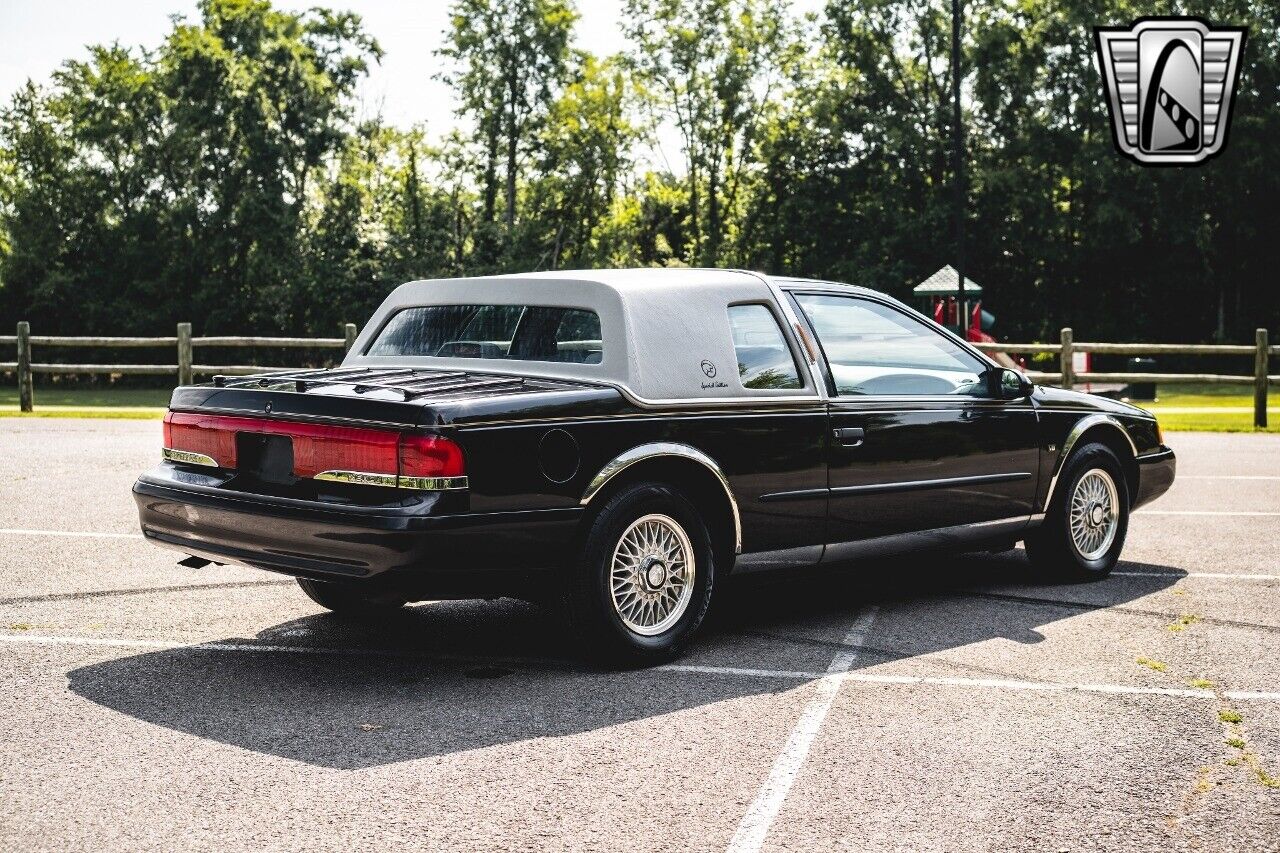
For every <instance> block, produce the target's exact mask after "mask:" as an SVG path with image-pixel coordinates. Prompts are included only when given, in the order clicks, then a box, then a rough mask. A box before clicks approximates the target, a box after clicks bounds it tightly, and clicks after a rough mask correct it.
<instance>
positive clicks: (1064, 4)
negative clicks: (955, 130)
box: [0, 0, 1280, 342]
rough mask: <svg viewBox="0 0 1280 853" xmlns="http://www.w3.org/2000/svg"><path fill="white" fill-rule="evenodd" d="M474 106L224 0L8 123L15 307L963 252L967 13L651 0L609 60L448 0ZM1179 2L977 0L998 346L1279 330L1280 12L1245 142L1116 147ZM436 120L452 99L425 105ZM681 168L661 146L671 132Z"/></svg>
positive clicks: (165, 327)
mask: <svg viewBox="0 0 1280 853" xmlns="http://www.w3.org/2000/svg"><path fill="white" fill-rule="evenodd" d="M452 8H453V15H452V19H451V25H450V28H449V31H448V32H447V33H446V34H445V36H446V44H445V47H444V48H443V49H442V55H443V56H444V57H445V58H446V60H447V61H448V63H449V67H450V71H449V72H448V74H447V76H446V80H447V82H448V83H449V85H451V86H452V87H453V88H454V90H455V92H456V93H457V95H458V104H459V110H460V119H461V121H460V127H463V128H465V129H466V130H465V132H462V131H455V132H453V133H451V134H449V135H448V136H445V137H443V138H441V137H440V136H439V135H438V134H436V135H429V134H428V131H429V130H430V128H429V127H428V126H426V125H425V124H424V125H421V126H417V127H414V128H396V127H391V126H387V125H386V124H382V123H378V122H370V123H362V124H357V123H355V122H354V120H353V118H352V115H353V110H352V100H353V95H354V92H355V89H356V86H357V85H358V83H359V81H360V78H361V76H362V75H363V74H364V73H365V72H366V70H367V68H368V64H369V63H370V62H373V61H376V60H377V59H378V58H379V57H380V49H379V47H378V45H377V43H376V41H375V40H374V39H373V37H372V36H371V35H370V34H369V33H367V32H365V30H364V28H363V26H362V24H361V21H360V19H359V18H358V17H357V16H354V15H351V14H346V13H341V12H329V11H324V10H312V11H309V12H306V13H301V14H293V13H286V12H281V11H279V10H276V9H273V8H272V7H271V5H270V3H269V2H268V0H202V2H201V4H200V19H199V20H198V21H193V22H184V23H178V24H175V26H174V28H173V31H172V32H171V33H170V34H169V36H168V37H167V38H166V40H165V41H164V43H163V44H161V45H160V46H158V47H156V48H154V49H146V48H133V49H130V48H124V47H119V46H110V47H97V48H93V49H92V51H91V54H90V56H89V58H88V59H87V60H85V61H74V62H67V63H66V64H65V65H64V66H63V67H62V68H61V69H60V70H59V71H58V72H57V73H56V74H55V76H54V77H53V79H52V80H51V81H50V82H49V83H48V84H47V85H45V86H35V85H28V86H27V87H26V88H24V89H23V90H21V91H20V92H18V93H16V94H15V95H14V96H13V98H12V99H11V101H10V102H9V103H8V104H7V105H6V106H5V107H4V108H3V111H2V112H0V327H3V328H11V327H12V325H13V322H14V321H15V320H17V319H29V320H31V321H32V323H33V326H35V328H36V329H38V330H39V331H41V332H44V333H63V334H72V333H100V334H110V333H115V334H126V333H169V334H171V333H172V328H173V323H174V322H175V321H177V320H188V319H189V320H192V321H193V322H194V323H195V324H196V331H197V332H198V333H204V332H223V333H250V332H288V333H314V334H323V335H332V334H335V333H336V332H337V324H338V323H340V322H342V321H348V320H350V321H357V322H359V321H361V320H363V319H364V318H365V317H366V316H367V314H368V313H369V311H370V310H371V309H372V307H373V306H374V305H376V304H377V302H378V301H379V300H381V298H382V297H383V296H384V295H385V293H386V292H387V291H388V290H389V289H390V288H391V287H393V286H395V285H396V284H398V283H400V282H402V281H405V280H408V279H412V278H421V277H436V276H445V275H449V276H452V275H475V274H483V273H489V272H500V271H517V270H530V269H554V268H568V267H593V266H637V265H674V264H697V265H718V266H742V267H749V268H758V269H764V270H768V271H774V272H782V273H797V274H802V275H808V276H823V277H831V278H836V279H840V280H844V281H851V282H856V283H863V284H867V285H870V286H872V287H876V288H880V289H883V290H886V291H888V292H890V293H893V294H895V295H898V296H903V297H905V296H907V295H909V293H910V288H911V287H912V285H914V284H915V283H916V282H918V281H919V280H921V279H922V278H924V277H925V276H927V275H928V274H930V273H932V272H933V271H934V270H935V269H937V268H938V267H939V266H941V265H942V264H943V263H946V262H948V261H949V260H950V259H951V257H952V231H951V219H950V217H951V192H950V188H951V186H952V172H951V165H950V161H949V158H948V151H949V148H948V146H949V139H950V137H949V132H950V129H949V122H950V110H949V101H948V98H949V92H950V90H951V85H952V84H951V78H950V69H949V65H948V48H949V38H950V16H949V4H947V3H945V0H831V2H829V3H828V5H827V8H826V10H825V12H824V13H823V14H821V15H818V16H816V17H813V18H808V19H797V18H796V17H795V16H793V15H790V14H788V13H787V11H786V9H785V7H782V6H780V5H779V4H777V3H771V2H767V0H682V2H676V0H628V2H627V4H626V11H625V16H626V20H625V22H624V26H625V28H626V31H627V33H628V35H629V37H630V44H631V45H632V48H631V52H630V53H629V54H627V55H622V56H609V57H604V56H594V55H592V54H591V53H590V52H588V51H587V50H585V49H583V46H582V45H580V44H578V43H577V42H576V41H575V38H574V27H575V22H576V20H577V12H576V9H575V7H574V3H573V2H572V0H455V2H454V4H453V7H452ZM1183 11H1187V10H1186V9H1185V8H1184V7H1180V6H1178V5H1177V4H1172V3H1167V2H1156V3H1155V4H1154V6H1153V5H1152V4H1151V3H1142V4H1139V3H1136V2H1132V1H1131V0H971V2H969V3H968V4H967V8H966V33H965V45H964V78H963V82H964V87H965V93H966V95H965V101H966V104H965V106H966V122H967V127H968V132H967V149H968V160H969V163H970V177H969V180H970V188H971V192H970V204H969V217H970V219H969V222H968V226H967V230H968V233H969V235H970V239H969V243H968V250H967V257H968V272H969V274H970V276H971V277H972V278H974V279H976V280H978V281H979V282H981V283H982V284H983V285H984V286H985V287H986V288H987V305H988V307H989V308H990V309H991V310H993V311H994V312H995V313H996V314H997V315H998V316H999V326H998V328H997V332H998V333H1000V335H1001V336H1002V337H1007V338H1031V337H1044V336H1047V335H1052V334H1053V333H1054V330H1056V329H1057V328H1058V327H1060V326H1063V325H1072V326H1074V327H1075V329H1076V335H1077V338H1092V339H1115V340H1135V339H1146V340H1177V341H1184V342H1192V341H1202V340H1209V339H1213V338H1225V339H1232V340H1251V339H1252V330H1253V328H1254V327H1256V326H1258V325H1267V326H1270V327H1271V328H1273V329H1275V328H1276V327H1278V326H1280V287H1278V286H1277V281H1276V275H1277V269H1280V240H1277V239H1276V237H1275V235H1277V234H1280V201H1278V200H1280V146H1278V145H1277V140H1280V3H1277V2H1276V0H1265V1H1264V0H1211V2H1208V3H1203V4H1199V5H1198V6H1197V7H1196V8H1195V9H1194V11H1195V12H1196V13H1198V14H1201V15H1204V16H1206V17H1207V18H1209V19H1210V20H1212V21H1215V22H1220V23H1234V24H1246V25H1248V26H1249V28H1250V31H1249V41H1248V44H1247V45H1246V48H1245V53H1244V71H1243V76H1242V79H1241V83H1240V90H1239V92H1238V95H1237V106H1236V110H1235V118H1234V122H1233V126H1232V129H1231V138H1230V145H1229V146H1228V149H1227V151H1226V153H1225V154H1224V155H1223V156H1222V157H1220V158H1218V159H1217V160H1215V161H1212V162H1210V163H1208V164H1206V165H1203V166H1201V167H1198V168H1183V169H1148V168H1142V167H1140V166H1137V165H1134V164H1132V163H1130V162H1129V161H1127V160H1125V159H1123V158H1122V157H1120V156H1119V155H1118V154H1117V153H1116V152H1115V150H1114V148H1113V146H1112V141H1111V131H1110V128H1109V124H1108V121H1109V119H1108V117H1107V114H1106V108H1105V105H1104V101H1103V96H1102V83H1101V79H1100V76H1099V74H1098V72H1097V70H1096V68H1095V66H1094V58H1093V39H1092V27H1093V26H1094V25H1096V24H1115V23H1125V24H1127V23H1128V22H1129V21H1131V20H1132V19H1134V18H1135V17H1137V16H1138V15H1140V14H1153V13H1163V14H1173V13H1178V12H1183ZM423 118H424V120H425V119H426V118H427V117H425V116H424V117H423ZM662 125H665V126H668V127H672V128H674V131H675V132H676V133H677V134H678V138H679V139H680V141H681V145H682V149H681V151H680V154H681V155H682V156H683V160H682V161H681V162H674V163H670V164H668V163H665V162H664V163H663V164H662V167H661V168H657V167H655V166H653V165H652V163H653V162H654V161H655V160H658V159H659V158H656V157H654V156H652V154H653V145H652V140H653V138H654V135H655V133H656V130H657V128H658V127H659V126H662Z"/></svg>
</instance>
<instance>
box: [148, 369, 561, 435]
mask: <svg viewBox="0 0 1280 853" xmlns="http://www.w3.org/2000/svg"><path fill="white" fill-rule="evenodd" d="M581 387H582V386H581V385H578V384H575V383H569V382H564V381H560V380H554V379H541V378H534V377H527V376H510V375H502V374H493V373H480V372H471V371H458V370H427V369H422V368H409V367H395V368H393V367H336V368H329V369H324V370H296V371H285V372H276V373H261V374H254V375H251V376H234V377H233V376H215V377H214V378H213V382H212V383H211V384H209V385H191V386H184V387H181V388H178V389H177V390H175V391H174V392H173V397H172V399H171V401H170V404H169V408H170V409H171V410H172V411H175V412H201V413H218V414H229V415H237V416H240V417H250V418H252V417H259V418H262V417H266V418H281V419H286V420H301V421H317V422H328V423H337V424H360V425H368V426H382V427H389V428H401V429H405V428H412V427H425V428H430V427H433V426H438V425H440V424H442V423H447V422H448V418H447V413H446V412H445V411H442V410H444V409H447V408H448V404H452V403H465V402H467V401H474V400H476V399H478V398H486V397H494V396H508V395H523V394H537V393H546V392H549V391H563V390H569V389H575V388H581Z"/></svg>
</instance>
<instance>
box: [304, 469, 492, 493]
mask: <svg viewBox="0 0 1280 853" xmlns="http://www.w3.org/2000/svg"><path fill="white" fill-rule="evenodd" d="M312 479H313V480H325V481H327V482H332V483H351V484H353V485H358V486H382V487H386V488H392V489H394V488H401V489H415V490H417V491H423V492H439V491H447V490H449V489H465V488H467V487H468V485H469V484H468V480H467V478H466V477H398V476H396V475H395V474H373V473H369V472H367V471H321V472H320V473H319V474H316V475H315V476H314V477H312Z"/></svg>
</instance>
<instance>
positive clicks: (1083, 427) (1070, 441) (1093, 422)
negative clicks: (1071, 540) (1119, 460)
mask: <svg viewBox="0 0 1280 853" xmlns="http://www.w3.org/2000/svg"><path fill="white" fill-rule="evenodd" d="M1096 426H1109V427H1112V428H1113V429H1115V430H1117V431H1119V433H1120V434H1121V435H1123V436H1124V439H1125V441H1127V442H1128V443H1129V448H1130V450H1132V451H1133V458H1134V459H1136V458H1138V445H1136V444H1134V443H1133V438H1132V437H1130V435H1129V433H1128V431H1127V430H1126V429H1125V428H1124V425H1123V424H1121V423H1120V421H1118V420H1116V419H1115V418H1113V417H1112V416H1111V415H1089V416H1088V417H1087V418H1081V419H1080V420H1079V421H1077V422H1076V425H1075V426H1073V427H1072V428H1071V432H1069V433H1067V437H1066V439H1065V440H1064V441H1063V442H1062V450H1061V451H1060V452H1059V453H1058V459H1057V461H1055V462H1054V464H1053V476H1052V477H1051V478H1050V479H1049V491H1048V492H1046V493H1045V496H1044V508H1045V510H1046V511H1047V510H1048V509H1049V502H1050V501H1052V500H1053V492H1054V489H1055V488H1056V487H1057V485H1058V478H1059V477H1060V476H1061V474H1062V469H1063V467H1064V466H1065V465H1066V464H1067V459H1068V458H1070V456H1071V451H1072V449H1073V448H1074V447H1075V446H1076V442H1078V441H1079V440H1080V437H1081V436H1082V435H1084V434H1085V433H1086V432H1088V431H1089V430H1091V429H1093V428H1094V427H1096Z"/></svg>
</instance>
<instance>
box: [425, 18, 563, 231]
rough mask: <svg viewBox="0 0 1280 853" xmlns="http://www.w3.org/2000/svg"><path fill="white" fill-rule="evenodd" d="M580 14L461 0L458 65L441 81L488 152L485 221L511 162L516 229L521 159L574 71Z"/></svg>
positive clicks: (453, 30)
mask: <svg viewBox="0 0 1280 853" xmlns="http://www.w3.org/2000/svg"><path fill="white" fill-rule="evenodd" d="M577 18H578V14H577V12H576V11H575V10H574V6H573V3H572V2H570V0H456V2H455V3H454V5H453V9H452V15H451V19H450V20H451V25H450V30H449V33H448V39H449V41H448V44H447V45H446V47H445V48H444V49H443V50H441V54H442V55H443V56H445V57H447V58H449V59H450V60H452V61H453V63H454V66H455V67H454V70H453V71H452V72H450V73H447V74H446V75H444V79H445V80H446V81H448V82H449V83H450V85H452V86H453V87H454V88H455V89H456V90H457V92H458V96H459V101H460V107H459V114H460V115H462V116H465V117H467V118H470V119H471V120H472V121H473V122H474V123H475V126H476V131H477V134H476V135H477V138H478V139H479V140H480V141H481V144H482V145H483V147H484V152H483V158H484V171H483V179H482V183H483V187H484V190H483V191H484V214H483V215H484V222H485V223H492V222H493V221H494V218H495V213H496V211H495V208H496V204H497V163H498V159H499V156H500V153H499V147H500V145H501V147H502V149H503V151H504V152H505V158H506V176H505V206H504V208H503V221H504V224H505V226H506V230H507V235H508V238H510V235H511V232H512V231H513V229H514V227H515V223H516V190H517V186H518V183H519V175H520V158H521V156H522V155H524V154H526V153H528V150H529V148H530V147H531V145H532V142H533V140H534V139H536V136H537V134H538V132H539V130H540V128H541V126H542V123H543V121H544V120H545V119H546V116H547V113H548V112H549V110H550V109H551V105H552V103H553V102H554V100H555V97H556V94H557V92H558V91H559V88H560V87H561V86H562V85H563V83H564V81H565V75H566V71H567V69H568V66H569V60H570V53H569V40H570V36H571V34H572V30H573V25H574V22H575V21H576V20H577Z"/></svg>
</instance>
